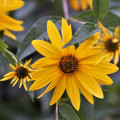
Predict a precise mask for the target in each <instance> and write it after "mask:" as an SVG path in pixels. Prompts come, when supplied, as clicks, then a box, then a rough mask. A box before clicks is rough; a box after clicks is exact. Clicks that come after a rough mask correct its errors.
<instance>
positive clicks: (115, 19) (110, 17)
mask: <svg viewBox="0 0 120 120" xmlns="http://www.w3.org/2000/svg"><path fill="white" fill-rule="evenodd" d="M73 18H75V19H77V20H79V21H85V22H91V23H94V24H96V23H97V18H96V17H95V15H94V13H93V11H86V12H83V13H82V14H80V15H77V16H73ZM102 23H103V25H104V26H105V27H116V26H118V25H120V17H119V16H117V15H116V14H114V13H111V12H108V14H107V16H106V17H105V18H104V19H103V20H102Z"/></svg>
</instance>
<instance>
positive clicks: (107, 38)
mask: <svg viewBox="0 0 120 120" xmlns="http://www.w3.org/2000/svg"><path fill="white" fill-rule="evenodd" d="M98 24H99V26H100V28H101V30H102V32H103V34H102V35H101V38H100V41H101V42H100V43H98V44H97V47H99V48H101V49H103V50H104V51H105V58H106V60H107V61H111V60H112V59H113V57H115V58H114V64H117V63H118V61H119V54H120V43H119V39H118V35H119V26H117V27H116V29H115V33H114V35H113V34H112V33H110V32H108V31H107V30H106V29H105V27H104V26H103V25H102V23H100V22H99V23H98Z"/></svg>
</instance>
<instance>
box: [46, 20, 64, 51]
mask: <svg viewBox="0 0 120 120" xmlns="http://www.w3.org/2000/svg"><path fill="white" fill-rule="evenodd" d="M47 32H48V36H49V38H50V41H51V43H52V44H53V45H54V46H56V47H57V48H60V49H61V48H62V46H63V43H62V39H61V36H60V33H59V31H58V29H57V28H56V26H55V24H54V23H53V22H52V21H50V20H49V21H48V22H47Z"/></svg>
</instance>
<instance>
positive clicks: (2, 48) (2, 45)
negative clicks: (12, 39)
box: [0, 40, 8, 51]
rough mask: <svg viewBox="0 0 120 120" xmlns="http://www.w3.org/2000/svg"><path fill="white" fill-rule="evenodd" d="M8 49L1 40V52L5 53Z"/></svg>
mask: <svg viewBox="0 0 120 120" xmlns="http://www.w3.org/2000/svg"><path fill="white" fill-rule="evenodd" d="M7 48H8V46H7V45H6V44H5V43H4V42H3V41H2V40H0V51H4V50H5V49H7Z"/></svg>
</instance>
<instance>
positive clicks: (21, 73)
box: [0, 59, 32, 91]
mask: <svg viewBox="0 0 120 120" xmlns="http://www.w3.org/2000/svg"><path fill="white" fill-rule="evenodd" d="M30 62H31V59H30V60H29V61H28V62H26V63H25V64H24V65H23V64H20V65H19V66H18V65H16V67H14V66H13V65H11V64H9V66H10V68H11V69H13V70H14V71H12V72H9V73H7V74H5V75H4V78H3V79H1V80H0V81H6V80H9V79H12V78H13V79H12V81H11V84H13V85H12V87H14V86H15V85H16V84H17V82H18V81H20V85H19V88H21V86H22V84H23V85H24V88H25V90H26V91H27V86H26V82H29V81H30V79H31V78H32V75H31V73H32V69H31V68H30V67H29V64H30Z"/></svg>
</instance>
